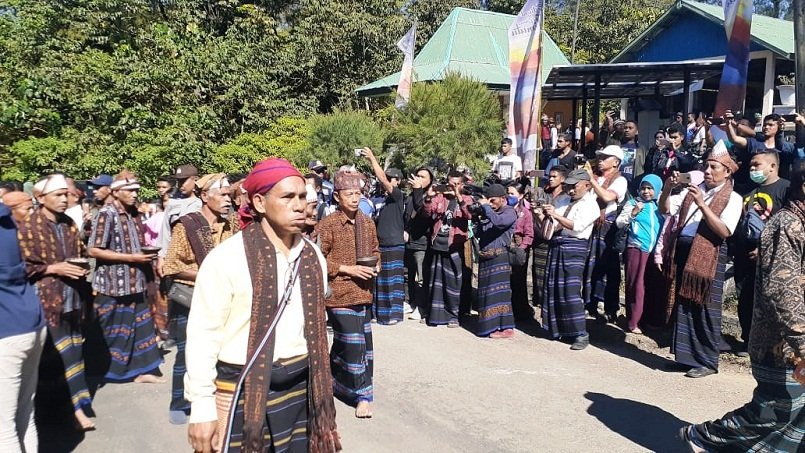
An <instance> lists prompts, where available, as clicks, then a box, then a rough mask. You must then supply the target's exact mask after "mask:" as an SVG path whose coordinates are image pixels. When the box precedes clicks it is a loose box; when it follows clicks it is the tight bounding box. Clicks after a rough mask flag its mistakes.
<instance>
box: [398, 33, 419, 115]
mask: <svg viewBox="0 0 805 453" xmlns="http://www.w3.org/2000/svg"><path fill="white" fill-rule="evenodd" d="M397 47H398V48H399V49H400V50H401V51H402V53H403V55H405V59H404V60H403V65H402V70H401V71H400V82H399V83H398V84H397V99H396V100H395V101H394V106H395V107H397V108H398V109H403V108H405V106H406V105H408V101H410V100H411V84H412V83H413V79H414V49H415V48H416V22H414V25H413V26H411V29H410V30H408V33H406V34H405V36H403V37H402V38H401V39H400V40H399V41H398V42H397Z"/></svg>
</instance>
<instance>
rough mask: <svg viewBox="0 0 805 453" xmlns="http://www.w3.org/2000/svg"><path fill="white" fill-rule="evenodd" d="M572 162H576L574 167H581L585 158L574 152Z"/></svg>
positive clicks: (584, 162)
mask: <svg viewBox="0 0 805 453" xmlns="http://www.w3.org/2000/svg"><path fill="white" fill-rule="evenodd" d="M573 163H575V164H576V167H583V166H584V164H586V163H587V158H586V157H584V155H583V154H576V157H574V158H573Z"/></svg>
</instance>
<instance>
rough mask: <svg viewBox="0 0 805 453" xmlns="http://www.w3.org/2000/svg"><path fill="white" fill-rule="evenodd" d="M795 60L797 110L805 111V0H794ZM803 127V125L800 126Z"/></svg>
mask: <svg viewBox="0 0 805 453" xmlns="http://www.w3.org/2000/svg"><path fill="white" fill-rule="evenodd" d="M791 7H792V8H793V9H794V61H795V66H794V67H795V69H796V73H795V82H794V84H795V85H794V86H795V89H796V105H797V112H798V113H800V114H801V113H803V112H805V0H794V1H793V4H792V5H791ZM800 127H801V126H800Z"/></svg>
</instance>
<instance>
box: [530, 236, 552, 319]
mask: <svg viewBox="0 0 805 453" xmlns="http://www.w3.org/2000/svg"><path fill="white" fill-rule="evenodd" d="M532 250H533V253H534V258H533V259H532V260H531V284H532V286H533V292H532V293H531V294H532V305H534V306H535V307H541V306H542V305H543V303H544V301H543V297H544V294H543V291H544V283H545V269H546V268H547V266H548V243H547V242H542V241H540V242H538V243H537V244H536V245H535V246H534V248H533V249H532Z"/></svg>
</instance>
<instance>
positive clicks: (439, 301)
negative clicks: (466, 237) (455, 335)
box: [427, 252, 462, 326]
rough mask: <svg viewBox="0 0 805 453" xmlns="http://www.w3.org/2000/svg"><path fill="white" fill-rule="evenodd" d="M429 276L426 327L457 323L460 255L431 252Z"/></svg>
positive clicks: (459, 291)
mask: <svg viewBox="0 0 805 453" xmlns="http://www.w3.org/2000/svg"><path fill="white" fill-rule="evenodd" d="M429 276H430V282H429V284H428V288H429V294H430V308H429V310H428V315H427V318H428V325H431V326H439V325H444V324H447V323H449V322H450V321H456V322H458V307H459V304H460V302H461V282H462V266H461V255H460V254H459V253H458V252H452V253H450V252H432V256H431V265H430V273H429Z"/></svg>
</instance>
